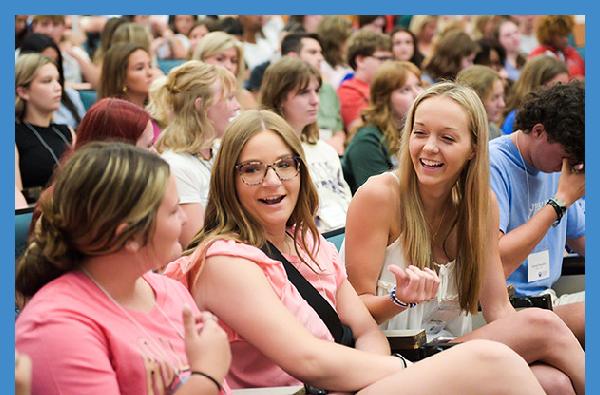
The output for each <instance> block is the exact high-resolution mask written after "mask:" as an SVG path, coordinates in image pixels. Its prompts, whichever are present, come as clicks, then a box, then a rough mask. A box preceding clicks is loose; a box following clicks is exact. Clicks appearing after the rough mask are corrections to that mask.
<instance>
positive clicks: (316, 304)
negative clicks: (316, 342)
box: [261, 241, 355, 348]
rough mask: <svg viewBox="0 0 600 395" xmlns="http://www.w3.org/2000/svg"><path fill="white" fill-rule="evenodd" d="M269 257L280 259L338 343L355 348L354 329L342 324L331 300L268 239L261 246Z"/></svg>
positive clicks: (289, 277) (293, 281) (287, 272)
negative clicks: (322, 294)
mask: <svg viewBox="0 0 600 395" xmlns="http://www.w3.org/2000/svg"><path fill="white" fill-rule="evenodd" d="M261 250H262V252H264V253H265V255H267V256H268V257H269V258H271V259H273V260H276V261H279V262H281V263H282V264H283V268H284V269H285V273H286V274H287V277H288V280H290V282H291V283H292V284H294V286H295V287H296V289H297V290H298V292H299V293H300V296H302V298H303V299H304V300H306V302H307V303H308V304H309V305H310V306H311V307H312V308H313V310H315V311H316V312H317V314H318V315H319V318H321V320H322V321H323V322H324V323H325V325H326V326H327V329H329V332H331V335H332V336H333V339H334V340H335V342H336V343H338V344H343V345H344V346H348V347H352V348H354V345H355V341H354V336H353V334H352V329H350V327H349V326H347V325H344V324H342V322H341V321H340V317H339V316H338V314H337V312H336V311H335V309H334V308H333V307H331V305H330V304H329V302H327V301H326V300H325V299H324V298H323V296H321V294H320V293H319V291H317V289H316V288H315V287H313V285H312V284H311V283H310V282H309V281H308V280H307V279H305V278H304V277H303V276H302V274H300V272H299V271H298V269H296V267H295V266H294V265H292V264H291V263H290V262H289V261H288V260H287V259H285V257H284V256H283V254H282V253H281V251H279V250H278V249H277V247H275V246H274V245H273V244H272V243H271V242H269V241H267V242H266V244H265V245H264V246H263V247H262V248H261Z"/></svg>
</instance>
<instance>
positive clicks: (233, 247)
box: [165, 237, 347, 388]
mask: <svg viewBox="0 0 600 395" xmlns="http://www.w3.org/2000/svg"><path fill="white" fill-rule="evenodd" d="M309 248H311V244H309ZM299 250H300V252H301V254H302V255H303V259H304V260H305V261H306V262H311V263H312V261H311V260H310V258H309V257H308V255H307V254H306V253H304V251H302V250H301V249H300V248H299ZM212 256H231V257H236V258H244V259H247V260H249V261H252V262H254V263H255V264H257V265H258V266H259V267H260V268H261V269H262V271H263V274H264V275H265V277H266V279H267V281H268V282H269V284H270V285H271V288H272V289H273V291H274V292H275V294H276V295H277V297H278V298H279V299H280V300H281V302H282V303H283V304H284V305H285V307H286V308H287V309H288V310H289V311H290V312H291V313H292V314H293V315H294V316H295V317H296V318H297V319H298V321H299V322H300V323H301V324H302V325H303V326H304V327H305V328H306V329H308V331H309V332H311V333H312V334H313V335H314V336H316V337H318V338H320V339H324V340H329V341H334V340H333V337H332V336H331V333H330V332H329V330H328V329H327V326H326V325H325V323H323V321H322V320H321V319H320V318H319V316H318V314H317V313H316V312H315V311H314V310H313V308H312V307H310V305H309V304H308V303H307V302H306V301H305V300H304V299H303V298H302V296H300V294H299V293H298V290H297V289H296V287H295V286H294V285H293V284H292V283H290V282H289V281H288V278H287V275H286V273H285V269H284V268H283V264H282V263H281V262H278V261H274V260H272V259H270V258H269V257H267V256H266V255H265V254H264V253H263V252H262V251H261V250H260V249H259V248H256V247H254V246H251V245H248V244H241V243H236V242H234V241H224V240H219V241H216V242H214V243H213V244H212V245H211V246H210V247H209V249H208V251H207V253H206V257H207V258H208V257H212ZM284 256H285V257H286V259H287V260H288V261H289V262H290V263H291V264H292V265H294V266H295V267H296V268H297V269H298V271H300V273H301V274H302V275H303V276H304V278H306V279H307V280H308V281H310V282H311V284H313V286H315V288H316V289H317V290H318V291H319V293H320V294H321V295H322V296H323V297H324V298H325V299H326V300H327V301H328V302H329V303H331V305H332V306H333V307H334V308H335V306H336V294H337V289H338V287H339V286H340V285H341V284H342V282H343V281H344V280H346V278H347V276H346V269H345V267H344V265H343V264H342V263H341V261H340V259H339V256H338V254H337V250H336V249H335V247H334V246H333V245H332V244H331V243H329V242H327V241H326V240H325V239H324V238H322V237H321V239H320V248H319V251H318V253H317V255H316V257H315V258H316V260H317V261H318V262H319V265H320V266H321V268H322V269H323V271H322V272H319V269H318V268H317V267H316V265H315V264H314V263H312V264H313V268H315V270H316V271H317V272H318V274H317V273H315V272H313V271H312V270H311V269H310V268H308V267H307V266H306V264H305V263H303V262H301V260H300V258H298V257H297V256H290V255H285V254H284ZM197 258H198V257H197V256H196V254H192V255H191V256H189V257H183V258H180V259H179V260H177V261H175V262H172V263H170V264H169V265H168V267H167V271H166V272H165V274H167V275H168V276H172V277H173V278H177V279H180V280H183V281H185V280H184V277H185V274H184V273H186V272H187V271H188V270H189V267H190V265H192V264H194V262H196V260H197ZM257 303H259V301H257ZM257 320H260V317H257ZM219 323H220V324H221V326H222V327H223V328H224V329H225V331H226V332H227V334H228V337H229V341H230V345H231V352H232V355H233V360H232V362H231V368H230V369H229V375H228V376H227V382H228V383H229V385H231V387H232V388H254V387H273V386H288V385H297V384H300V381H299V380H298V379H296V378H295V377H292V376H290V375H289V374H287V373H286V372H284V371H283V370H282V369H281V368H280V367H279V366H278V365H276V364H275V363H274V362H273V361H272V360H270V359H269V358H267V357H265V356H264V355H263V354H262V353H261V352H260V350H258V349H256V348H255V347H254V346H253V345H252V344H250V343H248V342H247V341H246V340H244V339H243V338H241V337H240V336H239V335H238V334H237V333H236V332H235V331H234V330H233V329H231V328H230V327H229V326H228V325H227V323H226V322H223V321H219ZM249 324H252V323H249Z"/></svg>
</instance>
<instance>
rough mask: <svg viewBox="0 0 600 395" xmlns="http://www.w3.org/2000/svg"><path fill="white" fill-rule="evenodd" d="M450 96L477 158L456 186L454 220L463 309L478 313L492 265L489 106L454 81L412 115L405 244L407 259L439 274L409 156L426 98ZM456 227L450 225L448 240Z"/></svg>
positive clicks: (405, 162) (433, 90)
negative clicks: (486, 273) (465, 122)
mask: <svg viewBox="0 0 600 395" xmlns="http://www.w3.org/2000/svg"><path fill="white" fill-rule="evenodd" d="M436 96H444V97H447V98H449V99H451V100H453V101H454V102H455V103H456V104H458V105H459V106H460V107H462V108H463V110H464V111H465V113H466V115H467V117H468V119H469V131H470V133H471V145H472V147H473V152H474V156H473V158H472V159H470V160H469V161H468V162H467V163H466V165H465V166H464V168H463V169H462V171H461V173H460V175H459V176H458V179H457V180H456V183H455V184H454V186H453V187H452V193H451V196H452V204H453V210H454V212H455V213H456V215H455V217H454V219H453V221H454V223H455V224H456V234H457V235H458V237H460V238H461V240H460V242H458V245H457V246H456V248H457V256H456V265H457V266H456V267H457V269H456V270H457V286H458V294H459V302H460V306H461V308H462V309H463V310H465V311H469V312H475V311H477V302H478V299H479V289H480V284H481V276H482V272H483V270H482V268H481V265H483V264H484V262H485V261H486V259H485V256H486V247H487V246H486V243H487V235H488V229H489V226H490V224H489V221H488V218H489V210H490V202H489V194H490V192H489V191H490V189H489V156H488V133H489V131H488V123H487V116H486V112H485V108H484V107H483V104H482V103H481V100H480V99H479V97H478V96H477V94H476V93H475V92H474V91H473V90H472V89H470V88H468V87H465V86H461V85H458V84H455V83H452V82H444V83H439V84H435V85H432V86H431V87H430V88H429V89H427V90H426V91H424V92H422V93H421V94H420V95H419V96H418V97H417V98H416V99H415V102H414V103H413V106H412V107H411V109H410V110H409V112H408V115H407V118H406V124H405V126H404V131H403V133H402V142H401V148H400V151H399V155H398V160H399V168H398V175H399V178H400V182H399V184H400V185H399V196H400V202H401V204H400V208H399V210H400V240H401V243H402V246H403V247H404V251H405V255H406V259H407V260H408V261H410V262H412V264H414V265H415V266H417V267H419V268H424V267H429V268H431V269H433V270H435V267H434V265H433V259H432V245H433V240H432V235H431V234H430V231H429V227H428V226H427V221H426V219H425V216H424V209H423V203H422V201H421V196H420V194H419V188H418V179H417V176H416V173H415V170H414V166H413V163H412V159H411V156H410V152H409V139H410V135H411V134H412V130H413V126H414V115H415V111H416V109H417V108H418V107H419V105H421V103H423V102H424V101H425V100H427V99H430V98H432V97H436ZM452 228H453V227H450V229H449V230H448V232H447V234H446V235H445V236H446V237H448V235H449V234H450V231H451V229H452Z"/></svg>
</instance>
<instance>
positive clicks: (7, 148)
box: [0, 0, 600, 394]
mask: <svg viewBox="0 0 600 395" xmlns="http://www.w3.org/2000/svg"><path fill="white" fill-rule="evenodd" d="M202 3H204V2H198V1H190V0H176V1H174V2H168V3H167V2H160V1H148V0H144V1H140V0H130V1H128V2H122V1H117V0H104V1H102V2H92V3H89V2H83V1H73V0H69V1H66V0H58V1H54V2H46V1H40V0H29V1H27V2H24V1H23V2H19V3H15V2H11V4H10V5H9V4H6V3H5V5H4V6H3V8H5V11H6V12H4V13H2V15H1V16H0V47H1V49H2V54H3V56H2V59H3V60H2V61H1V62H0V75H2V76H4V77H3V78H2V84H1V85H0V103H1V108H2V109H3V110H4V114H5V116H4V117H0V125H1V128H0V130H3V131H4V132H3V133H1V134H0V136H1V137H0V138H1V139H2V144H0V147H1V148H0V149H1V150H2V153H1V155H0V172H1V174H2V178H1V179H2V180H3V181H2V189H1V191H2V193H0V207H1V209H0V223H4V224H14V212H13V211H12V207H13V204H14V203H13V200H12V199H10V198H11V197H12V195H10V184H11V183H13V184H14V171H13V170H14V168H13V166H14V161H13V159H12V158H13V151H12V150H11V146H12V145H13V144H14V135H13V130H14V128H13V124H12V121H13V119H12V117H11V116H8V115H7V114H8V113H9V112H10V111H9V109H10V108H11V106H12V103H13V98H12V96H11V94H10V92H12V91H14V80H13V79H12V76H13V75H14V62H13V59H14V57H13V49H14V40H13V36H12V34H13V33H12V32H13V31H14V15H15V14H75V15H76V14H108V15H112V14H118V13H123V12H125V13H126V14H136V13H141V14H186V13H191V14H193V13H201V14H221V15H228V14H288V15H289V14H306V13H312V14H448V15H451V14H471V15H477V14H581V15H585V16H586V38H587V39H586V51H585V55H586V64H587V66H588V67H587V76H586V85H587V88H588V89H586V92H587V96H588V100H587V102H588V103H596V104H598V103H599V99H598V97H597V96H598V94H599V93H597V92H598V91H596V90H595V89H594V87H595V84H596V80H595V78H596V75H595V71H594V70H592V69H591V68H590V67H589V66H590V65H591V64H592V62H593V61H594V60H595V58H596V57H598V54H597V53H598V52H597V51H596V50H595V47H596V45H595V42H594V40H592V37H594V38H595V37H598V34H597V33H598V28H599V27H598V25H597V24H596V23H595V22H596V19H595V17H594V13H593V11H594V10H595V8H596V7H595V6H594V5H593V4H591V3H592V2H591V1H585V0H571V1H568V2H567V1H564V0H563V1H558V0H546V1H543V2H541V1H527V2H524V1H522V0H505V1H503V2H502V3H499V4H498V3H496V4H491V2H484V1H474V0H459V1H451V2H450V1H447V0H428V1H424V2H398V1H390V0H386V1H384V0H370V1H362V2H361V3H360V4H353V3H351V2H348V1H344V0H328V1H323V0H319V1H315V0H303V1H297V0H291V1H290V0H288V1H285V2H274V1H271V0H268V1H264V2H261V4H260V5H256V3H255V2H249V1H247V0H246V1H242V0H226V1H223V2H206V3H207V4H202ZM251 3H254V5H252V4H251ZM403 3H404V4H403ZM586 107H587V108H588V110H589V109H590V108H592V107H591V105H589V104H588V105H587V106H586ZM587 114H588V116H587V119H586V122H587V128H588V130H592V131H594V130H598V128H597V127H596V126H597V125H598V115H597V113H596V114H594V112H593V111H592V112H589V111H587ZM599 139H600V137H598V135H597V134H596V133H592V134H590V135H589V136H588V139H587V143H586V146H587V150H588V151H589V152H590V154H589V155H587V167H588V172H587V173H588V174H590V173H591V172H592V171H593V169H594V168H595V169H598V164H597V163H598V162H597V161H598V160H597V159H596V157H595V155H594V153H593V149H594V147H595V146H596V143H598V140H599ZM587 182H588V187H587V193H586V195H587V196H586V200H588V201H589V202H588V203H587V204H586V206H587V217H588V221H587V224H588V225H587V229H588V235H589V236H590V238H592V240H594V239H596V230H595V221H594V219H595V218H597V217H598V214H597V211H596V209H595V208H596V204H595V203H594V202H595V196H596V192H595V190H596V189H597V182H596V181H595V180H594V179H593V178H592V177H588V180H587ZM13 229H14V226H13V227H12V228H11V227H10V226H6V227H5V228H3V229H2V236H3V237H1V238H0V246H1V247H2V250H3V251H5V252H9V258H10V259H9V261H10V262H5V263H4V265H3V269H2V275H1V276H0V311H1V314H0V316H1V317H4V319H2V320H0V322H1V323H0V338H2V339H4V340H3V341H2V342H1V343H0V390H1V391H0V392H2V393H7V394H10V393H13V392H14V376H13V372H14V362H13V358H12V354H13V351H14V325H13V317H14V313H13V300H14V281H13V279H14V261H13V259H12V251H13V245H14V231H13ZM597 251H598V248H597V247H596V246H594V243H588V251H587V255H588V261H590V262H594V261H597V259H596V257H598V256H599V255H598V252H597ZM598 270H599V269H597V268H596V267H595V264H590V265H588V267H587V283H588V284H591V283H592V280H593V279H596V278H598V275H597V272H598ZM597 292H598V291H595V290H594V287H587V293H588V298H590V299H591V300H592V301H593V300H596V299H597V298H598V297H597ZM589 310H590V311H589V312H590V313H591V308H590V309H589ZM597 321H598V319H597V318H596V317H595V316H594V315H593V314H588V320H587V330H588V332H589V333H595V329H597V328H598V322H597ZM597 344H598V340H597V339H595V337H593V336H590V337H589V338H588V340H587V345H586V349H587V355H588V357H587V361H586V362H587V363H586V367H587V370H588V372H594V371H595V367H596V361H595V357H593V356H594V355H595V352H596V348H597ZM587 381H588V382H587V391H588V393H590V394H593V393H595V391H594V390H595V389H596V388H600V387H599V386H598V385H597V382H598V380H595V379H594V377H593V376H592V375H588V376H587Z"/></svg>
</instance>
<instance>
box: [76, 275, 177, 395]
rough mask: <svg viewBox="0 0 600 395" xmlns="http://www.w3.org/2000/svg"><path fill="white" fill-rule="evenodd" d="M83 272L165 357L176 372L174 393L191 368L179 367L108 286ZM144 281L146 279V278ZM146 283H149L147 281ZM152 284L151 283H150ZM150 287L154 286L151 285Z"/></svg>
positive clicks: (173, 385) (157, 307)
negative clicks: (185, 373) (184, 374)
mask: <svg viewBox="0 0 600 395" xmlns="http://www.w3.org/2000/svg"><path fill="white" fill-rule="evenodd" d="M81 272H82V273H83V274H85V275H86V276H87V278H89V279H90V281H91V282H93V283H94V285H96V287H98V289H99V290H100V291H102V293H104V295H106V297H107V298H108V300H110V301H111V302H112V303H113V304H114V305H115V306H116V307H117V308H118V309H119V310H120V311H121V312H122V313H123V314H124V315H125V317H127V319H128V320H129V321H130V322H131V323H132V324H133V325H134V326H135V327H136V328H137V329H138V330H139V331H140V332H142V333H143V334H144V335H145V336H146V338H147V339H148V341H149V342H151V343H152V345H153V347H154V348H155V349H156V351H157V353H158V354H160V356H161V358H162V359H163V361H165V362H166V363H167V364H168V365H169V367H170V368H171V369H172V371H173V373H174V375H175V376H174V378H173V381H172V382H171V384H169V385H168V389H169V393H173V392H174V391H175V389H176V388H177V387H178V386H179V385H180V384H181V383H182V382H183V381H185V380H186V378H185V377H184V376H182V373H184V372H186V371H188V370H189V368H187V369H179V368H178V367H177V366H175V365H173V363H172V358H170V357H169V356H168V354H167V352H166V351H165V349H164V348H163V346H161V344H160V342H159V341H158V340H156V339H155V338H154V336H152V335H151V334H150V333H149V332H148V330H147V329H146V328H144V326H143V325H142V324H140V323H139V321H138V320H136V319H135V318H134V317H133V316H132V315H131V314H130V313H129V311H127V309H126V308H125V307H124V306H123V305H122V304H121V303H119V302H118V301H117V300H116V299H115V298H113V297H112V295H111V294H110V293H109V292H108V290H107V289H106V288H104V287H103V286H102V284H100V283H99V282H98V281H96V279H95V278H94V277H93V276H92V274H91V273H90V272H89V271H88V270H87V269H85V268H84V267H82V268H81ZM144 281H146V280H145V279H144ZM146 283H148V282H147V281H146ZM148 285H149V286H150V284H148ZM150 288H152V287H151V286H150ZM154 306H155V307H156V309H157V310H158V311H159V312H160V314H161V315H162V316H163V317H164V318H165V320H166V321H167V322H168V323H169V325H171V327H172V328H173V329H174V330H175V332H176V333H177V335H178V336H179V337H180V338H181V339H183V340H185V337H184V335H183V332H182V331H181V330H180V329H179V328H178V327H177V326H176V325H175V324H173V321H171V319H170V318H169V316H167V314H166V313H165V312H164V311H163V309H162V308H161V307H160V305H159V304H158V302H157V301H155V303H154Z"/></svg>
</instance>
